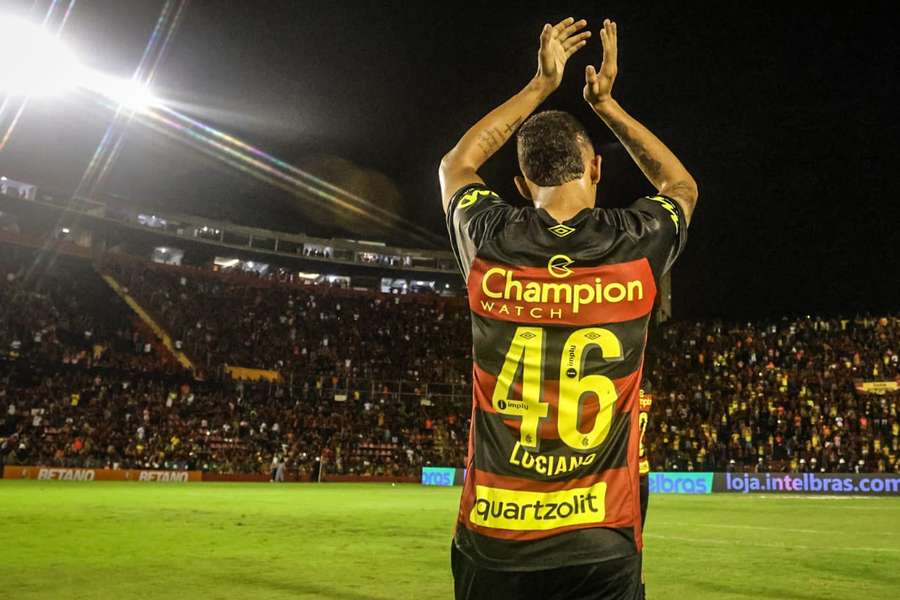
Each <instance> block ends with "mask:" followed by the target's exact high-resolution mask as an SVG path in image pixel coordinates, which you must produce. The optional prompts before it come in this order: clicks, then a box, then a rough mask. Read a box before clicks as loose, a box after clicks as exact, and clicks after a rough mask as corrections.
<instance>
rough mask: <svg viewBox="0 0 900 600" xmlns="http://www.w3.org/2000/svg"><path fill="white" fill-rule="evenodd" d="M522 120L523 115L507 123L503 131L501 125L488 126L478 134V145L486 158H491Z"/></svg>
mask: <svg viewBox="0 0 900 600" xmlns="http://www.w3.org/2000/svg"><path fill="white" fill-rule="evenodd" d="M521 122H522V117H521V116H520V117H516V120H515V121H513V122H512V123H507V124H506V126H505V127H504V129H503V131H501V130H500V128H499V127H488V128H487V129H485V130H484V131H482V132H481V134H480V135H479V136H478V140H477V143H478V147H479V148H481V152H482V154H483V155H484V159H485V160H487V159H488V158H490V157H491V156H492V155H493V154H494V152H496V151H497V150H498V149H499V148H500V146H502V145H503V144H505V143H506V141H507V140H508V139H509V138H510V136H512V134H513V132H514V131H515V130H516V128H517V127H518V126H519V124H520V123H521Z"/></svg>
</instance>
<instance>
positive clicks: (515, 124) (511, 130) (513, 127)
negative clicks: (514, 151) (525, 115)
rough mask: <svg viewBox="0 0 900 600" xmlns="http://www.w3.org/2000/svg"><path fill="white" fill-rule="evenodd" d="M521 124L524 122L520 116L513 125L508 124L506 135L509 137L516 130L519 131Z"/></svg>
mask: <svg viewBox="0 0 900 600" xmlns="http://www.w3.org/2000/svg"><path fill="white" fill-rule="evenodd" d="M521 122H522V117H521V116H519V117H516V120H515V121H513V122H512V123H507V124H506V134H507V135H512V134H513V132H514V131H515V130H516V129H518V127H519V124H520V123H521Z"/></svg>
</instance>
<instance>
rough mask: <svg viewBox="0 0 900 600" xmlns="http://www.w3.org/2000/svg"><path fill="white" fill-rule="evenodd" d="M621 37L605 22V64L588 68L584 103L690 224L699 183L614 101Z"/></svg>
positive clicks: (613, 25) (664, 147)
mask: <svg viewBox="0 0 900 600" xmlns="http://www.w3.org/2000/svg"><path fill="white" fill-rule="evenodd" d="M617 34H618V32H617V28H616V23H615V22H613V21H610V20H609V19H606V20H604V22H603V29H602V30H601V31H600V41H601V42H602V44H603V63H602V64H601V65H600V71H599V72H598V71H597V70H596V69H595V68H594V67H593V66H590V65H589V66H588V67H586V69H585V86H584V99H585V100H586V101H587V103H588V104H590V106H591V108H592V109H593V110H594V112H595V113H596V114H597V116H598V117H600V118H601V119H603V122H604V123H606V125H607V126H608V127H609V128H610V129H611V130H612V132H613V133H615V134H616V137H617V138H619V141H620V142H622V145H623V146H625V149H626V150H628V153H629V154H630V155H631V158H633V159H634V162H635V163H637V165H638V167H640V169H641V171H643V173H644V175H645V176H646V177H647V179H648V180H650V183H651V184H653V186H654V187H655V188H656V189H657V191H658V193H659V194H660V195H661V196H667V197H669V198H672V199H673V200H675V201H676V202H677V203H678V205H679V206H680V207H681V209H682V211H683V212H684V216H685V220H686V221H687V223H690V221H691V215H692V214H693V212H694V207H695V206H696V205H697V198H698V196H699V191H698V189H697V182H695V181H694V178H693V177H691V174H690V173H688V170H687V169H685V168H684V165H682V164H681V161H679V160H678V158H677V157H676V156H675V155H674V154H672V151H671V150H669V149H668V148H667V147H666V145H665V144H663V143H662V142H661V141H660V140H659V138H657V137H656V136H655V135H653V133H651V132H650V130H649V129H647V128H646V127H644V126H643V125H641V124H640V123H639V122H638V121H637V120H636V119H634V118H633V117H632V116H631V115H629V114H628V113H627V112H625V109H623V108H622V107H621V105H619V103H618V102H616V101H615V100H614V99H613V97H612V86H613V82H614V81H615V79H616V74H617V72H618V35H617Z"/></svg>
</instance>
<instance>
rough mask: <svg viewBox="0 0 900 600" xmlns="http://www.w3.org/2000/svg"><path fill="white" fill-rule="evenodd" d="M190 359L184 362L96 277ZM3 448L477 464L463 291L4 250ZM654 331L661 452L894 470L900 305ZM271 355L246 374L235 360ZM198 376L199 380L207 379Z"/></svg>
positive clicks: (59, 458) (191, 461) (48, 453)
mask: <svg viewBox="0 0 900 600" xmlns="http://www.w3.org/2000/svg"><path fill="white" fill-rule="evenodd" d="M101 273H102V274H104V275H107V276H111V277H112V278H114V279H115V280H116V281H117V282H118V284H119V285H120V286H121V287H122V288H123V289H124V290H127V292H128V293H129V294H131V295H133V297H134V298H136V299H137V300H138V301H139V302H140V303H141V305H142V306H143V307H144V308H145V309H146V311H147V312H148V313H150V314H152V315H153V317H154V319H158V321H159V323H160V324H161V325H162V326H163V327H164V328H165V329H166V330H167V331H168V334H169V335H170V336H171V337H172V339H173V340H176V343H177V344H179V347H183V348H184V351H185V353H186V354H188V355H190V356H191V358H192V359H193V360H194V361H195V363H197V364H199V365H202V368H201V369H200V371H199V372H197V373H190V372H188V371H185V370H183V369H182V368H181V366H180V365H179V363H178V362H177V361H176V360H175V359H174V358H173V356H172V355H171V353H170V352H169V351H167V349H166V348H165V347H163V346H162V345H161V344H159V342H158V341H157V340H155V339H154V338H155V336H153V335H152V332H151V331H150V330H149V329H147V328H146V326H145V324H144V323H142V322H141V319H140V318H137V316H136V315H135V314H134V313H133V312H132V311H131V309H129V308H128V306H127V305H126V304H125V303H124V302H123V301H122V300H121V299H120V298H119V297H118V296H117V295H116V293H114V292H113V290H112V289H111V288H110V286H109V285H107V283H106V282H104V280H103V278H102V277H101V276H100V274H101ZM0 300H2V307H0V311H2V312H0V350H2V356H0V438H2V437H6V436H9V435H11V434H13V433H14V432H18V433H19V440H18V441H19V446H18V448H17V450H16V452H14V453H12V454H11V455H10V456H9V457H7V464H15V463H20V464H45V465H52V466H90V467H102V466H107V465H109V466H114V465H118V466H121V467H123V468H131V467H144V468H146V467H151V468H162V469H192V470H193V469H199V470H208V471H215V472H219V473H262V472H267V471H268V467H269V465H270V464H271V460H272V456H273V454H275V453H284V454H285V457H286V460H287V465H288V470H289V472H290V473H291V475H292V477H293V478H298V479H301V480H302V479H311V478H315V477H316V476H317V474H318V471H319V465H320V464H322V463H323V461H324V464H326V469H327V472H328V473H332V474H347V475H373V476H374V475H392V476H400V475H404V476H409V475H415V473H416V472H417V469H418V468H419V467H421V466H422V465H443V466H462V465H463V462H464V458H465V452H466V432H467V430H468V426H469V414H470V411H471V400H470V398H471V388H470V387H469V377H470V375H469V372H468V368H467V365H468V364H470V356H469V354H470V352H471V337H470V333H469V321H468V316H467V314H466V312H465V306H464V305H463V304H462V303H461V302H459V301H454V300H452V299H445V298H440V297H437V296H435V295H433V294H431V295H419V294H409V295H405V296H396V295H390V294H380V293H375V292H370V291H357V290H346V289H335V288H331V287H328V286H322V285H315V286H314V285H302V284H294V283H284V282H278V281H275V280H270V279H263V278H258V277H253V276H251V275H246V274H241V275H234V274H229V273H216V272H212V271H204V270H201V269H198V268H189V267H176V266H168V265H158V264H154V263H150V262H146V261H138V260H135V259H130V258H125V257H111V256H109V255H107V256H106V257H105V258H103V260H99V261H94V262H92V261H90V260H89V259H87V258H84V257H81V258H79V257H70V256H64V255H59V254H55V253H53V252H47V251H41V250H35V249H27V248H22V247H18V246H15V245H11V244H0ZM654 336H655V337H656V338H657V339H656V340H655V343H653V344H651V348H653V350H652V352H651V353H650V354H649V355H648V364H647V366H646V367H645V382H646V383H645V384H646V386H647V387H648V389H650V390H651V391H652V393H653V395H654V407H653V414H652V416H651V422H650V427H649V430H648V444H649V448H650V452H651V465H652V467H653V468H656V469H662V468H665V469H671V470H698V471H699V470H737V471H745V470H747V471H753V470H756V471H762V470H766V471H767V470H773V471H785V470H792V471H803V470H828V471H851V470H860V471H867V472H875V471H879V472H885V471H892V472H900V462H898V456H900V418H898V414H897V410H898V394H897V393H896V392H890V391H888V393H886V394H882V395H878V394H870V393H866V390H865V389H862V388H860V386H859V382H860V381H888V382H890V381H896V380H897V378H898V377H900V366H898V341H900V318H898V317H897V316H879V317H858V318H853V319H824V318H818V317H804V318H799V319H781V320H777V321H772V322H754V323H742V324H731V325H729V324H725V323H721V322H716V321H708V322H676V323H671V324H667V325H664V326H662V327H660V328H659V329H658V330H657V331H656V332H655V333H654ZM226 364H227V365H238V366H241V367H253V368H263V369H271V370H274V371H277V372H278V373H279V375H280V379H279V380H276V381H264V382H255V383H252V382H245V381H233V380H232V379H231V378H230V377H229V376H228V375H227V373H226V371H225V369H224V366H225V365H226ZM198 377H199V378H198Z"/></svg>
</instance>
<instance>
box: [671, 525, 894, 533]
mask: <svg viewBox="0 0 900 600" xmlns="http://www.w3.org/2000/svg"><path fill="white" fill-rule="evenodd" d="M660 525H662V526H663V527H683V525H679V524H677V523H660ZM692 527H717V528H722V529H761V530H764V531H789V532H791V533H834V532H833V531H826V530H824V529H788V528H786V527H765V526H763V525H718V524H715V523H696V524H694V525H692ZM889 534H890V535H893V534H892V533H889Z"/></svg>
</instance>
